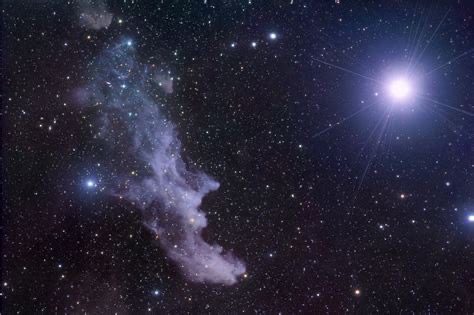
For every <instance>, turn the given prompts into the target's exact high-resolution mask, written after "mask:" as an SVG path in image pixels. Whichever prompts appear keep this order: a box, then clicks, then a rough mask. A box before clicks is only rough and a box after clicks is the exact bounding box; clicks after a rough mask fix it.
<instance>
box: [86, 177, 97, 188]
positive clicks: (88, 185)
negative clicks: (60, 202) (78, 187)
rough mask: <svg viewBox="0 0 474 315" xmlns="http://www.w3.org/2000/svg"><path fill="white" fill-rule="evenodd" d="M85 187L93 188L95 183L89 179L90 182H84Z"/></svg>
mask: <svg viewBox="0 0 474 315" xmlns="http://www.w3.org/2000/svg"><path fill="white" fill-rule="evenodd" d="M86 185H87V187H89V188H92V187H94V186H95V185H96V184H95V182H94V181H93V180H91V179H90V180H88V181H87V182H86Z"/></svg>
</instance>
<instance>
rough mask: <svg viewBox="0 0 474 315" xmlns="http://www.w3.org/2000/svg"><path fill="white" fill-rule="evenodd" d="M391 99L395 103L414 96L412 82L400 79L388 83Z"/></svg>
mask: <svg viewBox="0 0 474 315" xmlns="http://www.w3.org/2000/svg"><path fill="white" fill-rule="evenodd" d="M387 90H388V93H389V95H390V97H391V98H392V99H393V100H395V101H405V100H407V99H408V98H410V97H411V96H412V95H413V86H412V82H411V81H410V80H409V79H407V78H404V77H398V78H395V79H393V80H392V81H390V82H389V83H388V87H387Z"/></svg>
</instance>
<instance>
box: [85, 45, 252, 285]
mask: <svg viewBox="0 0 474 315" xmlns="http://www.w3.org/2000/svg"><path fill="white" fill-rule="evenodd" d="M131 43H132V42H131V41H130V40H125V41H121V42H119V43H118V44H116V45H115V46H110V47H109V48H108V49H106V50H105V51H104V52H103V53H102V54H101V55H100V56H99V57H98V58H96V59H95V61H94V62H93V63H92V64H91V65H90V75H89V78H90V80H89V82H88V84H87V86H86V88H85V89H86V90H87V94H88V98H89V100H88V102H89V104H90V105H91V107H92V108H93V109H94V110H95V112H96V113H97V118H98V119H97V125H98V126H97V127H98V129H97V137H98V138H100V139H102V141H103V143H104V148H105V149H104V150H106V151H107V155H108V156H110V157H112V158H110V159H108V160H109V162H108V167H109V168H110V169H111V170H112V171H111V174H112V175H111V178H112V179H113V180H112V181H113V182H114V183H113V184H114V185H115V187H117V188H115V189H114V190H113V192H112V193H113V194H115V195H120V196H121V197H122V198H124V199H125V200H127V201H128V202H130V203H131V204H132V205H134V206H135V207H136V208H138V209H140V211H141V212H142V217H143V224H144V225H145V226H146V227H147V228H148V229H149V230H150V231H151V233H153V234H154V236H155V238H156V239H157V240H158V243H159V244H160V246H161V248H162V249H163V250H164V251H165V253H166V255H167V256H168V257H169V258H171V259H172V260H173V261H174V262H175V263H176V264H177V265H178V266H179V268H180V270H181V271H182V273H183V275H184V276H185V277H186V278H187V279H189V280H191V281H194V282H205V283H216V284H224V285H232V284H234V283H236V282H237V280H238V278H239V276H240V275H242V274H243V273H244V272H245V265H244V263H243V262H242V261H241V260H239V259H237V258H236V257H235V256H234V255H233V254H232V253H230V252H225V251H224V250H223V248H222V247H221V246H219V245H213V244H209V243H207V242H206V241H205V240H204V239H203V237H202V231H203V229H204V228H205V227H206V226H207V219H206V216H205V214H204V213H203V212H202V211H201V210H200V205H201V201H202V199H203V197H204V196H205V195H206V194H207V193H209V192H211V191H214V190H216V189H218V188H219V183H218V182H217V181H215V180H214V179H212V178H211V177H210V176H208V175H207V174H205V173H204V172H201V171H197V170H191V169H189V168H188V167H187V165H186V163H185V161H184V160H183V157H182V154H181V142H180V140H179V138H178V134H177V131H176V127H175V125H174V124H173V122H172V121H171V120H170V119H169V118H168V117H166V115H165V113H164V105H163V104H161V103H160V102H158V101H157V100H156V96H154V95H156V93H157V90H160V89H162V84H159V82H160V80H158V81H157V80H156V78H157V76H158V77H159V74H157V73H155V72H154V71H153V70H150V69H152V68H153V67H150V66H149V65H146V64H143V63H141V62H140V61H139V59H138V58H137V56H136V51H135V48H134V47H133V45H132V44H131ZM169 91H170V89H169V87H167V88H166V89H165V91H164V92H165V93H168V92H169Z"/></svg>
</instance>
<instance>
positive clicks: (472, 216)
mask: <svg viewBox="0 0 474 315" xmlns="http://www.w3.org/2000/svg"><path fill="white" fill-rule="evenodd" d="M467 220H468V221H469V222H474V214H471V215H469V216H468V217H467Z"/></svg>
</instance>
